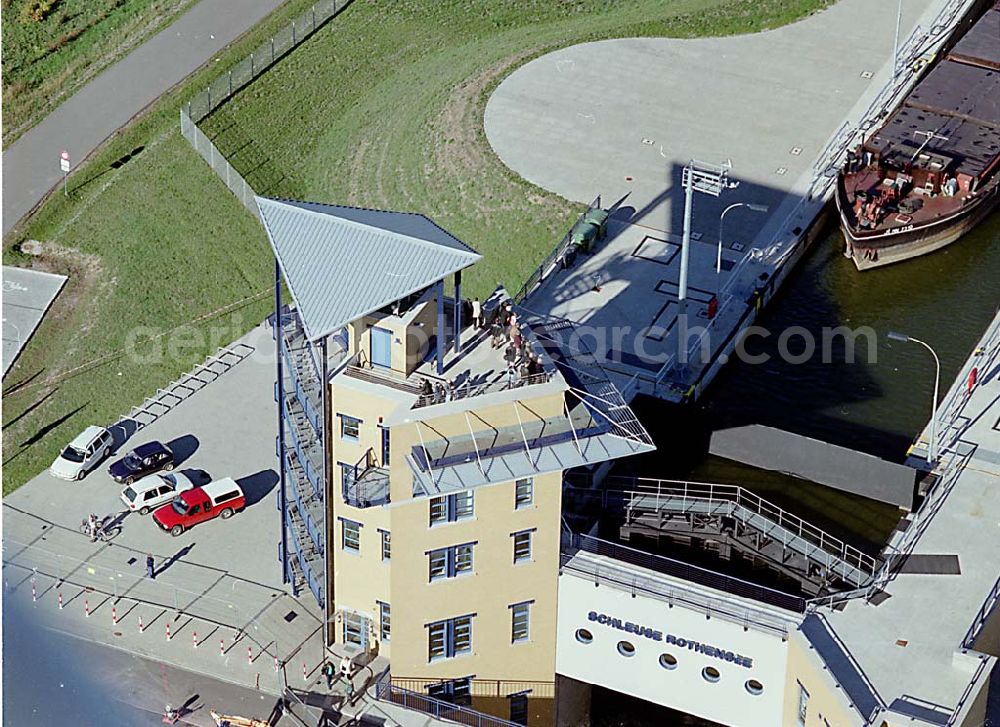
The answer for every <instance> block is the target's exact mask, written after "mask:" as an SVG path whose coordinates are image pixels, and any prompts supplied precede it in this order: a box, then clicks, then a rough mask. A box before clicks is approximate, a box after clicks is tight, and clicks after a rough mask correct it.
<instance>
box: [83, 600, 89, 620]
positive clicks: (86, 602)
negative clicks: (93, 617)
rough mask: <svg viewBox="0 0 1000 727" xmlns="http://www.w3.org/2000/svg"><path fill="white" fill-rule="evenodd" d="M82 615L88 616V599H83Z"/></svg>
mask: <svg viewBox="0 0 1000 727" xmlns="http://www.w3.org/2000/svg"><path fill="white" fill-rule="evenodd" d="M83 615H84V616H86V617H87V618H90V601H88V600H87V599H86V598H85V599H83Z"/></svg>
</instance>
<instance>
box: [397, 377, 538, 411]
mask: <svg viewBox="0 0 1000 727" xmlns="http://www.w3.org/2000/svg"><path fill="white" fill-rule="evenodd" d="M551 379H552V374H551V373H550V372H548V371H543V372H542V373H540V374H531V375H530V376H518V377H517V378H516V379H515V380H514V381H509V380H507V379H506V378H502V379H499V380H497V381H489V382H483V383H479V384H474V383H472V382H471V381H466V382H464V383H462V384H459V385H458V386H456V387H454V388H448V389H447V390H446V391H445V392H444V394H437V393H433V392H432V393H430V394H420V396H418V397H417V400H416V401H415V402H413V406H412V407H411V408H413V409H420V408H421V407H425V406H430V405H432V404H444V403H446V402H449V401H457V400H458V399H467V398H469V397H473V396H480V395H482V394H492V393H496V392H498V391H508V390H510V389H516V388H519V387H521V386H531V385H532V384H544V383H547V382H548V381H550V380H551Z"/></svg>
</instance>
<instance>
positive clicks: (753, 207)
mask: <svg viewBox="0 0 1000 727" xmlns="http://www.w3.org/2000/svg"><path fill="white" fill-rule="evenodd" d="M737 207H746V208H747V209H748V210H750V211H751V212H764V213H766V212H767V211H768V210H769V207H768V206H767V205H766V204H754V203H753V202H736V203H735V204H731V205H729V206H728V207H726V209H724V210H722V214H721V215H719V249H718V251H717V252H716V254H715V292H716V294H718V292H719V276H720V275H722V223H723V222H724V221H725V219H726V213H727V212H729V210H734V209H736V208H737Z"/></svg>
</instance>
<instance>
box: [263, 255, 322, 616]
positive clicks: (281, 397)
mask: <svg viewBox="0 0 1000 727" xmlns="http://www.w3.org/2000/svg"><path fill="white" fill-rule="evenodd" d="M281 279H282V276H281V268H280V266H279V265H278V262H277V260H275V267H274V306H275V315H274V336H275V341H276V344H275V347H276V348H275V350H276V352H277V356H276V360H277V365H276V374H277V379H276V383H275V399H276V400H277V404H278V407H277V408H278V437H277V442H276V444H277V450H278V451H277V455H278V460H279V469H280V480H279V482H280V490H279V493H278V509H279V510H280V512H281V542H280V543H279V561H280V562H281V571H282V582H284V583H291V584H292V592H293V594H294V595H296V596H298V595H299V589H298V587H297V585H296V584H295V578H294V570H293V568H292V563H293V561H297V562H298V564H299V569H300V570H301V572H302V575H303V577H304V578H305V580H306V583H307V584H308V586H309V590H311V591H312V593H313V596H314V597H315V598H316V602H317V603H318V604H319V606H320V607H321V608H324V609H326V608H327V600H328V599H327V598H326V593H325V591H326V588H325V583H326V572H327V558H328V557H329V551H328V547H327V546H328V543H327V542H326V541H327V532H326V517H325V513H326V504H327V487H326V483H327V482H328V480H329V473H328V472H327V467H326V457H325V456H324V465H323V468H322V473H318V472H317V471H316V469H317V468H316V467H314V466H313V465H312V463H311V461H310V459H309V457H308V456H307V455H306V450H307V448H308V446H309V445H310V444H312V442H309V441H302V439H303V436H304V435H302V434H301V433H297V430H296V425H295V422H294V421H293V420H292V412H291V411H290V409H289V407H291V406H292V405H293V404H297V405H298V406H299V408H301V410H302V412H301V414H303V415H304V417H305V421H306V424H305V427H304V428H305V430H306V432H311V433H312V434H314V435H315V437H316V443H317V444H318V446H319V451H320V452H323V453H325V452H326V442H327V435H328V432H327V428H328V422H327V421H326V417H325V416H322V415H320V414H319V413H318V412H316V407H315V405H313V404H312V403H311V402H310V401H309V398H308V396H307V395H306V393H305V389H304V388H303V384H304V383H307V382H304V381H303V377H304V376H306V375H308V374H309V372H304V371H297V370H296V366H295V361H294V359H293V357H292V355H291V351H289V349H288V347H287V346H286V344H285V337H284V325H285V322H286V317H287V316H284V315H283V311H282V296H281ZM307 345H311V344H307ZM320 350H321V352H322V355H323V365H324V368H325V363H326V355H325V354H326V346H325V341H324V342H322V343H321V344H320ZM308 360H309V361H310V362H312V364H314V363H315V359H314V357H313V356H312V352H311V351H310V355H309V357H308ZM312 364H310V366H309V368H312V369H313V370H312V371H311V374H312V375H313V376H314V377H315V378H316V379H317V380H319V381H322V379H323V376H322V375H320V373H319V372H318V371H316V370H315V366H314V365H312ZM286 374H287V375H288V376H289V378H290V380H291V385H292V388H291V389H290V390H289V389H286V386H285V375H286ZM320 390H321V391H323V392H324V397H325V390H324V388H323V387H322V386H320ZM289 397H294V402H290V401H289ZM323 406H325V399H324V401H323ZM293 455H294V457H295V459H296V461H297V462H298V464H299V468H300V470H301V472H302V473H303V474H304V476H305V478H306V480H307V482H308V488H307V489H303V488H302V487H300V484H302V483H300V482H299V478H298V477H297V476H296V475H295V473H294V472H293V471H292V456H293ZM307 490H311V492H310V491H307ZM310 501H318V502H320V503H321V504H322V507H321V508H320V512H321V520H320V522H318V523H317V522H316V521H315V519H314V517H313V516H312V514H311V513H310V511H309V509H308V508H307V507H306V503H307V502H310ZM292 507H294V508H295V509H296V511H297V512H298V514H299V517H300V518H301V520H302V521H303V523H304V526H305V531H306V536H307V538H308V541H311V543H312V546H313V552H314V553H319V554H320V555H321V560H322V562H321V564H320V566H319V567H317V566H316V565H315V561H314V562H313V564H311V563H310V560H309V557H308V556H307V555H306V552H305V551H306V548H308V542H307V543H306V544H303V543H301V542H299V539H300V537H299V532H298V531H297V529H296V527H295V524H294V523H293V521H292V512H291V508H292ZM320 569H321V570H320Z"/></svg>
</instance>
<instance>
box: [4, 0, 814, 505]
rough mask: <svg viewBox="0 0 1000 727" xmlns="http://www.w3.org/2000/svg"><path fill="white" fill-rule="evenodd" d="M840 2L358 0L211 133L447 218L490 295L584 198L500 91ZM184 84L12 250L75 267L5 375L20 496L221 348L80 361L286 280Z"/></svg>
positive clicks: (257, 163)
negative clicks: (215, 157)
mask: <svg viewBox="0 0 1000 727" xmlns="http://www.w3.org/2000/svg"><path fill="white" fill-rule="evenodd" d="M308 4H309V3H308V2H301V1H299V0H292V1H291V2H289V3H288V4H286V5H285V6H283V7H282V8H281V10H280V11H279V13H278V14H277V15H275V16H272V18H270V19H269V20H268V22H267V24H266V25H268V26H269V27H265V28H262V29H260V30H259V32H255V33H253V34H252V35H251V37H249V38H247V39H246V40H245V41H244V42H243V43H242V44H240V45H239V47H237V48H236V49H234V50H233V51H231V52H228V53H227V54H226V55H225V56H224V57H223V59H222V60H221V61H220V62H218V63H216V64H214V67H213V68H210V69H208V70H206V71H205V72H203V73H202V74H201V75H200V76H199V77H198V78H195V79H193V80H192V82H191V83H189V84H187V88H189V89H197V88H203V87H204V86H205V83H206V81H207V80H208V78H209V77H210V76H209V74H212V73H218V72H221V71H223V70H225V69H226V68H227V67H228V66H229V65H231V64H232V63H234V62H235V61H236V60H238V59H239V58H240V57H241V56H242V55H245V54H246V53H247V52H248V51H249V50H250V48H251V47H252V46H253V45H254V44H255V43H257V42H259V41H260V40H261V39H262V38H266V37H267V36H268V35H269V34H270V33H271V32H272V29H273V28H274V27H277V25H278V24H279V23H280V22H282V21H284V20H286V19H288V18H290V17H292V16H293V15H295V14H296V13H299V12H301V11H302V10H303V8H305V7H308ZM826 4H827V0H674V1H673V2H664V1H663V0H618V1H614V2H609V0H600V1H598V0H576V1H570V0H565V1H563V2H551V0H479V1H473V0H419V1H418V0H355V3H354V4H353V5H352V6H351V7H350V8H349V9H348V10H347V11H346V12H345V13H343V14H342V15H341V16H340V17H339V18H338V19H336V20H334V21H333V23H332V25H330V26H328V27H327V28H324V29H323V30H321V31H320V32H319V33H318V34H317V35H316V36H314V37H313V38H311V39H310V40H309V41H308V42H306V43H305V44H303V45H302V46H301V47H299V48H298V49H296V50H295V51H293V52H292V53H291V54H290V55H289V56H288V57H287V58H286V59H284V60H283V61H282V62H281V63H279V64H278V65H277V66H276V67H275V68H273V69H271V71H269V72H268V73H267V74H265V75H264V76H263V77H261V78H260V79H258V80H257V81H256V82H255V83H254V84H253V85H251V86H250V87H249V88H248V89H246V90H245V91H243V92H242V93H241V94H240V95H239V96H238V97H237V98H235V99H233V100H232V101H230V102H229V104H227V105H226V106H224V107H222V108H221V109H220V110H218V111H216V113H215V114H214V115H213V116H212V117H210V118H209V119H207V120H206V121H205V122H203V128H204V130H205V131H206V133H208V134H209V135H210V136H212V137H214V138H215V139H216V143H217V144H218V145H219V147H220V148H221V149H222V150H223V152H224V153H226V154H227V155H228V156H229V158H230V161H231V162H232V163H233V164H234V165H235V166H236V167H237V168H238V169H240V170H241V171H242V172H243V173H244V174H245V175H246V177H247V180H248V181H249V182H250V183H251V185H253V186H254V187H255V188H256V189H257V190H258V191H259V192H262V193H264V194H270V195H282V196H289V197H298V198H304V199H309V200H316V201H331V202H337V203H342V204H355V205H366V206H373V207H385V208H393V209H401V210H413V211H420V212H424V213H427V214H429V215H430V216H431V217H433V218H434V219H435V220H436V221H437V222H438V223H440V224H442V225H443V226H444V227H446V228H448V229H449V230H450V231H452V232H453V233H455V234H457V235H458V236H459V237H461V238H463V239H465V240H466V241H467V242H468V243H469V244H471V245H472V246H473V247H475V248H476V249H477V250H479V251H480V252H481V253H483V255H484V256H485V260H484V261H483V262H482V263H481V264H479V265H477V266H476V267H475V268H473V269H472V270H471V271H470V272H471V273H472V274H471V275H469V277H468V279H467V291H468V293H469V294H479V295H482V294H484V293H486V292H488V291H489V290H491V289H492V288H493V287H494V286H495V285H496V283H497V282H504V283H506V284H507V285H508V286H510V287H514V286H515V285H516V284H519V283H520V281H521V279H522V278H523V277H524V276H525V275H526V274H527V273H528V272H529V271H530V270H531V269H532V268H533V267H534V266H535V265H537V264H538V262H539V261H540V260H541V258H542V257H544V255H545V254H546V253H547V252H548V251H549V250H550V249H551V248H552V246H553V245H554V244H555V242H556V240H557V239H558V238H559V237H560V236H561V235H562V233H563V231H564V229H565V227H566V226H568V224H569V223H570V221H571V218H572V217H573V214H574V212H575V211H576V210H577V205H574V204H571V203H568V202H566V201H565V200H563V199H560V198H558V197H556V196H553V195H551V194H548V193H546V192H544V191H542V190H539V189H538V188H535V187H532V186H531V185H529V184H527V183H525V182H524V181H522V180H520V179H519V178H518V177H516V176H515V175H514V174H513V173H511V172H510V171H509V170H507V169H506V168H505V167H504V166H503V165H502V164H501V163H500V162H499V160H497V159H496V158H495V157H494V156H493V154H492V152H491V150H490V148H489V145H488V143H487V142H486V139H485V136H484V134H483V131H482V114H483V108H484V105H485V102H486V99H487V98H488V94H489V92H490V90H491V89H492V88H493V87H495V85H496V84H497V83H499V81H500V80H502V78H503V77H504V76H505V75H506V74H507V73H509V72H510V71H511V70H512V69H513V68H514V67H516V66H517V65H518V64H520V63H522V62H524V61H525V60H527V59H530V58H532V57H534V56H537V55H538V54H540V53H543V52H546V51H548V50H551V49H553V48H556V47H559V46H563V45H567V44H571V43H575V42H579V41H582V40H591V39H598V38H605V37H615V36H634V35H647V36H648V35H674V36H695V35H710V34H721V33H739V32H750V31H755V30H760V29H763V28H766V27H773V26H776V25H779V24H782V23H785V22H788V21H791V20H794V19H796V18H798V17H801V16H802V15H804V14H806V13H808V12H810V11H812V10H815V9H816V8H818V7H822V6H825V5H826ZM181 93H182V92H178V93H177V94H174V95H171V96H170V97H168V98H167V99H165V100H163V101H162V102H160V103H159V104H158V105H157V106H156V107H155V108H154V109H153V111H152V112H151V113H150V115H148V116H147V117H146V118H144V119H143V120H142V121H140V122H139V123H137V124H136V125H135V126H134V127H132V128H130V129H129V130H128V131H127V132H126V133H124V134H123V135H122V136H121V137H120V138H118V139H116V140H115V141H114V142H113V143H112V144H111V145H110V146H109V148H107V149H105V150H104V151H103V152H102V153H100V154H99V155H97V156H96V158H95V159H94V160H93V162H92V163H90V164H89V165H87V166H85V167H84V168H82V169H81V170H79V171H78V172H77V173H76V174H75V175H74V176H73V177H72V178H71V187H72V188H73V194H72V196H71V198H70V200H68V201H64V200H63V199H62V198H61V197H59V196H55V197H53V198H52V199H51V200H50V201H49V202H48V203H47V204H46V205H45V206H44V208H43V209H42V210H41V212H40V213H39V214H38V215H37V216H36V218H35V219H34V220H33V221H32V222H31V223H30V224H29V225H28V227H27V229H26V231H25V232H24V234H23V236H22V237H21V238H19V239H18V240H8V241H6V243H5V251H4V258H5V263H8V264H10V263H14V264H29V258H28V257H27V256H26V255H24V254H23V253H21V252H19V248H18V246H17V245H16V244H14V243H18V242H20V241H21V240H23V239H28V238H30V239H36V240H40V241H42V243H43V244H44V245H45V250H46V252H45V255H44V256H43V258H42V259H41V260H34V264H36V265H39V266H41V267H44V268H45V269H49V270H53V271H55V272H63V273H67V274H69V275H70V276H71V277H70V282H69V283H68V285H67V288H66V289H65V290H64V292H63V293H62V295H61V296H60V297H59V299H57V301H56V303H55V305H54V307H53V309H52V311H51V312H50V313H49V315H48V317H47V318H46V320H45V322H44V323H43V324H42V326H41V327H40V329H39V331H38V333H37V334H36V336H35V338H34V339H33V340H32V341H31V343H30V344H29V346H28V348H27V350H26V351H25V353H24V354H22V357H21V359H20V360H19V361H18V363H17V365H16V367H15V368H14V369H13V370H12V371H11V373H10V374H9V375H8V377H7V380H6V381H5V390H4V394H5V396H4V425H3V426H4V438H3V440H4V441H3V460H4V461H3V464H4V470H3V472H4V473H3V486H4V492H9V491H10V490H12V489H13V488H15V487H17V486H19V485H20V484H22V483H23V482H25V481H26V480H27V479H29V478H30V477H32V476H33V475H34V474H36V473H37V472H39V471H40V470H42V469H44V468H45V467H46V466H47V465H48V464H49V463H50V462H51V460H52V459H53V457H54V456H55V455H56V453H57V452H58V450H59V448H60V447H61V446H62V445H64V444H65V442H66V441H68V440H69V439H70V438H71V437H72V436H73V435H74V434H76V433H77V432H79V431H80V430H81V429H82V428H83V427H84V426H85V425H87V424H90V423H107V422H110V421H113V420H114V419H115V418H116V417H117V416H119V415H120V414H122V413H125V412H126V411H127V410H128V409H129V407H130V406H132V405H134V404H136V403H138V402H140V401H141V400H142V399H143V398H144V397H145V396H147V395H149V394H151V393H152V392H154V391H155V390H156V388H157V387H159V386H163V385H164V384H166V383H167V382H168V381H170V380H171V379H173V378H176V376H177V375H179V374H180V373H181V372H182V371H185V370H187V369H189V368H190V367H191V365H192V364H193V363H194V362H195V361H197V360H200V359H201V358H203V357H204V356H205V355H207V354H208V353H209V352H210V351H211V350H212V348H213V346H211V345H210V344H209V343H207V341H206V340H202V341H201V342H199V341H197V340H195V338H196V337H197V335H190V334H187V333H186V334H185V335H187V339H185V342H186V343H187V344H189V345H187V346H186V347H185V348H184V349H183V351H180V352H175V353H174V354H173V355H166V356H162V357H160V360H158V361H153V362H140V360H139V357H137V356H117V357H114V358H113V359H112V360H111V361H110V362H109V363H105V364H103V365H99V366H95V367H92V368H90V369H88V370H86V371H85V372H82V373H76V374H74V375H72V376H66V372H68V371H69V370H70V369H72V368H73V367H74V366H77V365H78V364H80V363H83V362H85V361H90V360H92V359H95V358H99V357H103V356H106V355H108V354H110V353H112V352H115V351H118V350H121V349H122V348H124V347H128V346H129V344H130V340H131V337H133V336H134V335H135V333H136V332H137V331H138V332H139V333H141V334H143V335H145V334H148V333H151V332H152V331H151V330H146V329H143V328H142V327H144V326H151V327H153V328H155V329H156V330H163V329H167V328H172V327H174V326H178V325H181V324H183V323H185V322H186V321H189V320H191V319H192V318H195V317H197V316H199V315H202V314H204V313H207V312H209V311H214V310H216V309H218V308H219V307H221V306H224V305H226V304H228V303H231V302H233V301H235V300H237V299H241V298H244V297H246V296H252V295H254V294H256V293H258V292H260V291H263V290H265V289H266V288H267V287H268V285H269V282H270V274H271V269H272V268H271V265H272V262H271V258H270V255H269V253H268V251H267V247H266V241H265V238H264V234H263V231H262V230H261V229H260V227H259V226H258V225H257V224H256V222H254V220H253V218H252V217H251V216H250V215H249V214H248V213H247V212H245V211H244V210H243V208H242V207H241V206H240V205H239V203H238V202H237V201H236V200H235V198H233V197H232V196H231V195H230V194H229V193H228V192H227V191H226V190H225V187H224V185H223V184H222V183H221V182H220V181H219V180H217V179H216V178H215V177H214V176H213V174H212V173H211V171H210V170H209V168H208V167H207V165H206V164H205V163H204V162H203V161H202V160H201V159H200V158H199V157H198V156H197V155H196V154H195V152H194V151H193V150H192V149H190V147H188V145H187V143H186V142H185V141H184V140H183V139H182V138H181V137H180V134H179V131H178V128H177V126H178V124H177V109H178V105H179V103H180V102H181V101H182V100H183V96H181V95H180V94H181ZM140 147H141V148H142V150H141V152H139V153H138V154H135V155H133V156H132V157H131V158H130V159H129V161H127V162H125V163H123V164H118V165H117V166H116V167H115V166H113V164H114V163H115V162H117V161H118V160H120V159H123V158H125V156H126V155H128V154H129V153H130V152H133V151H135V150H137V149H139V148H140ZM515 219H516V232H515V226H514V224H512V221H513V220H515ZM268 308H269V301H268V300H267V298H266V296H265V297H264V298H263V299H259V300H257V301H255V302H252V303H250V304H248V305H246V306H244V307H242V308H240V309H239V310H238V311H235V312H234V313H232V314H229V315H227V316H223V317H220V318H216V319H213V320H211V321H209V322H207V323H204V324H201V325H199V326H198V327H197V328H195V329H194V330H195V332H196V334H197V332H199V331H200V332H201V333H202V334H205V332H206V330H207V329H208V328H215V329H218V330H216V331H215V336H216V338H218V337H219V336H220V335H222V338H223V340H225V341H228V340H231V339H233V338H235V337H236V336H237V335H239V334H240V333H241V332H243V331H244V330H246V329H249V328H250V327H252V326H253V325H255V324H256V323H258V322H259V321H260V320H261V319H262V318H263V317H264V315H265V314H266V312H267V310H268ZM223 334H228V335H223ZM206 335H207V334H206ZM173 338H174V340H177V336H174V337H173ZM203 338H204V336H203ZM156 345H157V344H153V345H146V346H140V347H139V349H138V353H139V354H140V355H142V356H145V354H147V353H149V352H150V350H154V349H155V348H156Z"/></svg>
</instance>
